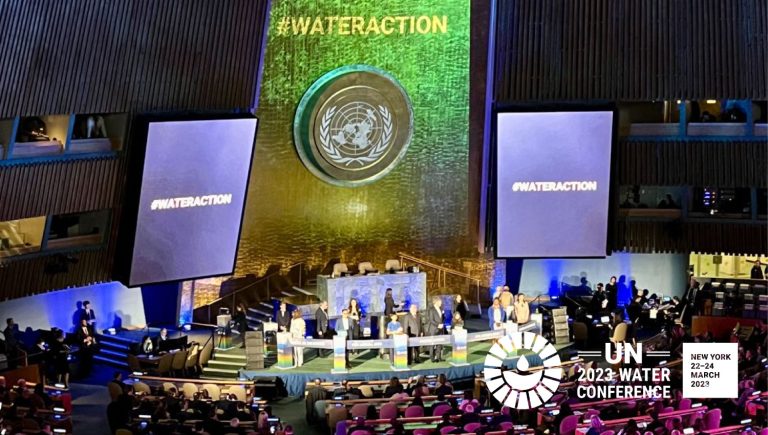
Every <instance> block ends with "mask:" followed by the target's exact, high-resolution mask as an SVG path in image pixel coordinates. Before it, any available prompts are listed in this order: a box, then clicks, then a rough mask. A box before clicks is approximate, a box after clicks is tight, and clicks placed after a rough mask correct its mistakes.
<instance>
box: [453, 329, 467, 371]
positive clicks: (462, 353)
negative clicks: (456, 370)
mask: <svg viewBox="0 0 768 435" xmlns="http://www.w3.org/2000/svg"><path fill="white" fill-rule="evenodd" d="M450 364H451V365H452V366H454V367H460V366H467V365H469V363H467V330H466V329H464V328H454V329H453V330H451V361H450Z"/></svg>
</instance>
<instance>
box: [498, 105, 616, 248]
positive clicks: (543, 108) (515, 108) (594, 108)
mask: <svg viewBox="0 0 768 435" xmlns="http://www.w3.org/2000/svg"><path fill="white" fill-rule="evenodd" d="M551 112H611V114H612V125H611V147H610V150H611V158H610V163H609V164H610V172H609V174H610V175H609V177H610V180H609V183H608V210H607V219H608V225H606V238H605V255H604V256H588V255H587V256H566V257H553V256H547V257H540V256H539V257H515V256H512V257H510V256H499V226H498V225H499V222H498V212H499V209H498V176H499V171H498V163H499V162H498V154H499V138H498V121H499V115H500V114H503V113H551ZM618 132H619V111H618V107H617V105H616V103H614V102H609V101H598V102H564V101H553V102H538V103H514V104H512V103H511V104H498V105H495V106H494V108H493V117H492V118H491V135H492V136H491V137H492V143H491V153H492V155H491V159H490V162H489V166H490V168H491V170H492V176H491V179H490V182H491V189H490V191H491V198H490V201H489V202H490V204H491V211H492V213H490V217H491V219H492V225H491V228H492V230H493V238H492V240H493V247H492V251H493V258H494V259H496V260H549V259H601V258H605V257H607V256H610V255H611V251H612V249H611V247H612V246H613V242H614V240H615V237H614V232H615V229H616V222H615V218H616V215H617V210H616V205H617V198H616V195H617V194H618V186H617V182H618V179H617V175H618V171H617V162H618V159H617V153H618V148H619V147H618Z"/></svg>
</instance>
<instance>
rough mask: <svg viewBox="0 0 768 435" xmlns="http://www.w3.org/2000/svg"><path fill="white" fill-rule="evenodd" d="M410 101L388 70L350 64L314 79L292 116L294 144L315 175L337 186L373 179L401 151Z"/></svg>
mask: <svg viewBox="0 0 768 435" xmlns="http://www.w3.org/2000/svg"><path fill="white" fill-rule="evenodd" d="M412 131H413V111H412V109H411V101H410V99H409V98H408V95H407V94H406V93H405V90H403V88H402V86H400V84H399V83H398V82H397V80H395V78H394V77H392V76H391V75H390V74H389V73H387V72H385V71H382V70H380V69H378V68H374V67H371V66H367V65H350V66H345V67H341V68H338V69H336V70H333V71H331V72H329V73H327V74H325V75H323V76H322V77H321V78H320V79H318V80H317V81H316V82H315V83H314V84H313V85H312V86H311V87H310V88H309V90H307V92H306V93H305V94H304V97H302V99H301V102H300V103H299V107H298V110H297V111H296V117H295V119H294V125H293V134H294V142H295V145H296V150H297V152H298V154H299V157H300V158H301V161H302V162H303V163H304V166H306V167H307V169H309V171H310V172H312V173H313V174H314V175H315V176H317V177H319V178H320V179H322V180H324V181H326V182H328V183H331V184H335V185H339V186H359V185H362V184H367V183H370V182H372V181H375V180H378V179H379V178H381V177H383V176H384V175H386V174H387V173H389V171H391V170H392V169H394V167H395V166H396V165H397V163H398V162H399V161H400V159H402V157H403V156H404V155H405V152H406V150H407V149H408V145H409V143H410V141H411V135H412Z"/></svg>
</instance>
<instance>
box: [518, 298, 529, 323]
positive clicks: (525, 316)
mask: <svg viewBox="0 0 768 435" xmlns="http://www.w3.org/2000/svg"><path fill="white" fill-rule="evenodd" d="M515 318H516V319H517V324H518V325H524V324H526V323H528V322H530V321H531V307H530V306H529V305H528V301H526V300H525V295H524V294H522V293H518V294H517V301H516V302H515Z"/></svg>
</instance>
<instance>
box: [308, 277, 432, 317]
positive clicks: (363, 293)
mask: <svg viewBox="0 0 768 435" xmlns="http://www.w3.org/2000/svg"><path fill="white" fill-rule="evenodd" d="M387 288H391V289H392V297H393V298H394V299H395V303H396V304H399V303H400V302H402V301H405V302H406V304H409V303H415V304H418V305H419V309H424V308H426V303H427V274H426V273H424V272H419V273H384V274H381V275H355V276H345V277H341V278H331V277H329V276H327V275H325V276H324V275H319V276H318V277H317V296H318V297H319V298H320V300H327V301H328V315H330V316H331V317H334V316H340V315H341V310H342V309H343V308H346V307H347V306H348V305H349V300H350V299H351V298H356V299H357V300H358V302H360V306H361V307H362V309H363V312H364V313H367V314H370V313H382V312H384V293H385V292H386V290H387Z"/></svg>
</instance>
